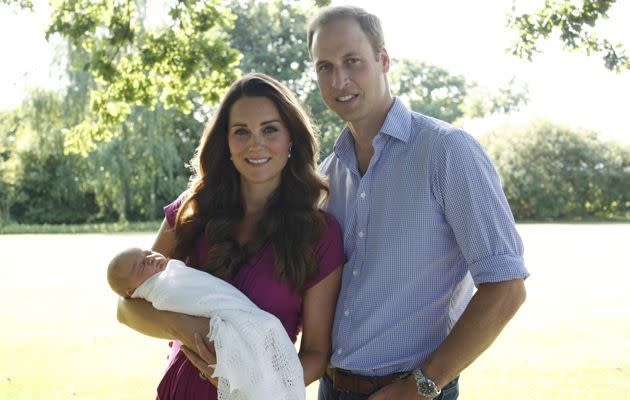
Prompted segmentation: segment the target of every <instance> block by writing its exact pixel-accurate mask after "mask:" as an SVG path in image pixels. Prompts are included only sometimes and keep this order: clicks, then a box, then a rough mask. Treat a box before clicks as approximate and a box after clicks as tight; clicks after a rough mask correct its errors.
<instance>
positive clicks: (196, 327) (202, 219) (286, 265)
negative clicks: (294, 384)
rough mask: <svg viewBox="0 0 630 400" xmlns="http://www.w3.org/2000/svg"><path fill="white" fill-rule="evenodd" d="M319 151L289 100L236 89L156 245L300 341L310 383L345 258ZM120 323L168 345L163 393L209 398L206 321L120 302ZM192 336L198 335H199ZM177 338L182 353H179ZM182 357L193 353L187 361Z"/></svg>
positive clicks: (212, 395) (268, 81)
mask: <svg viewBox="0 0 630 400" xmlns="http://www.w3.org/2000/svg"><path fill="white" fill-rule="evenodd" d="M317 151H318V145H317V141H316V138H315V135H314V133H313V129H312V127H311V125H310V122H309V119H308V117H307V116H306V114H305V112H304V111H303V110H302V108H301V107H300V105H299V102H298V101H297V99H296V98H295V96H294V95H293V94H292V93H291V92H290V91H289V90H288V89H287V88H286V87H284V86H283V85H282V84H281V83H279V82H277V81H276V80H274V79H272V78H270V77H268V76H266V75H263V74H249V75H246V76H245V77H243V78H242V79H240V80H238V81H237V82H235V83H234V84H233V85H232V86H231V87H230V89H229V90H228V93H227V94H226V96H225V97H224V99H223V101H222V102H221V104H220V105H219V108H218V109H217V111H216V114H215V116H214V118H213V119H212V121H211V122H210V124H209V125H208V127H207V128H206V130H205V132H204V134H203V136H202V138H201V143H200V146H199V148H198V150H197V153H196V155H195V157H194V158H193V165H194V166H195V170H196V171H195V172H196V173H195V176H194V178H193V180H192V181H191V184H190V186H189V189H188V191H186V192H185V193H183V194H182V195H181V196H180V197H179V198H178V199H177V200H175V202H173V203H171V204H169V205H167V206H166V207H165V208H164V210H165V215H166V218H165V221H164V222H163V224H162V227H161V228H160V230H159V232H158V236H157V239H156V241H155V243H154V245H153V250H155V251H157V252H160V253H162V254H164V255H166V256H167V257H172V258H178V259H181V260H184V261H186V263H187V264H190V265H200V266H201V267H200V269H202V270H204V271H206V272H208V273H211V274H213V275H215V276H218V277H220V278H223V279H225V280H226V281H228V282H230V283H232V284H233V285H234V286H236V287H237V288H238V289H239V290H241V291H242V292H243V293H245V294H246V295H247V296H248V297H249V298H250V299H251V300H252V301H253V302H254V303H255V304H256V305H258V307H260V308H261V309H263V310H265V311H268V312H270V313H272V314H274V315H275V316H276V317H278V319H280V321H281V322H282V324H283V326H284V328H285V329H286V331H287V334H288V335H289V337H290V338H291V340H292V341H293V342H295V340H296V337H297V334H298V332H299V329H300V327H301V328H302V341H301V343H300V352H299V358H300V361H301V363H302V367H303V369H304V381H305V382H304V383H305V384H306V385H308V384H309V383H311V382H313V381H314V380H316V379H318V378H319V377H320V376H321V375H323V373H324V371H325V369H326V366H327V363H328V358H329V353H330V347H331V346H330V330H331V326H332V320H333V315H334V311H335V303H336V300H337V294H338V291H339V286H340V278H341V269H340V268H339V267H340V266H341V265H342V264H343V261H344V256H343V247H342V244H341V232H340V229H339V226H338V225H337V223H336V221H335V220H334V219H333V218H332V217H331V216H329V215H327V214H325V213H324V212H323V211H321V210H319V209H318V204H319V203H320V200H321V197H322V194H327V192H328V188H327V185H326V184H325V182H324V181H323V180H322V179H321V178H320V177H319V176H318V175H317V173H316V170H315V160H316V157H317ZM118 318H119V320H120V321H121V322H123V323H125V324H127V325H128V326H129V327H131V328H133V329H135V330H137V331H139V332H141V333H144V334H146V335H150V336H154V337H160V338H167V339H175V340H176V341H175V343H174V345H173V347H172V351H171V355H170V357H169V365H168V368H167V370H166V373H165V376H164V378H163V379H162V381H161V383H160V385H159V386H158V398H159V399H160V400H166V399H216V398H217V394H216V388H215V387H214V386H213V384H215V382H212V381H209V380H207V379H206V377H209V376H211V374H212V371H213V370H212V368H211V366H210V365H209V364H214V362H215V360H214V359H213V353H212V350H213V348H212V344H208V343H207V342H205V341H203V340H200V337H201V336H203V337H205V336H206V334H207V333H208V328H209V327H208V320H207V319H205V318H198V317H191V316H188V315H183V314H177V313H169V312H162V311H158V310H155V309H154V308H153V307H152V306H151V304H150V303H147V302H145V301H143V300H126V299H121V300H120V302H119V307H118ZM195 333H199V334H201V336H198V335H197V336H196V337H195ZM180 342H181V343H183V345H184V346H185V347H181V345H180ZM186 356H188V357H186Z"/></svg>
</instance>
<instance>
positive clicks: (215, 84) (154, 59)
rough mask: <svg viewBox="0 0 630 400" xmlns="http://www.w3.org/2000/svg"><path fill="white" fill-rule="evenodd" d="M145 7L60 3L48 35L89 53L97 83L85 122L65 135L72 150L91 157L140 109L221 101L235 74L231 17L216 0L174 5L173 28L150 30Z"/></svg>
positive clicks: (77, 0)
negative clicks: (229, 39) (230, 40)
mask: <svg viewBox="0 0 630 400" xmlns="http://www.w3.org/2000/svg"><path fill="white" fill-rule="evenodd" d="M144 6H145V5H144V4H143V2H134V1H128V2H116V1H113V0H98V1H94V0H62V1H60V2H57V3H56V4H55V5H54V12H53V16H52V23H51V25H50V27H49V29H48V32H47V37H48V36H50V35H53V34H59V35H61V36H62V37H63V38H65V39H67V40H68V41H69V42H70V43H71V45H72V46H73V47H74V48H77V49H82V50H84V51H85V52H86V54H87V56H88V57H87V60H86V62H85V64H84V65H83V69H84V70H86V71H88V72H89V73H90V74H91V75H92V76H93V77H94V81H95V87H94V88H93V90H92V91H91V92H90V109H89V112H88V113H87V115H86V116H85V118H84V119H83V120H82V121H81V122H79V123H78V124H76V125H75V126H73V127H71V128H70V129H69V130H68V131H66V137H67V145H68V146H67V147H68V149H69V150H70V151H72V152H75V153H80V154H82V155H84V156H85V155H87V154H88V153H89V151H91V150H93V149H94V148H95V147H96V143H98V142H101V141H106V140H110V139H112V138H113V137H115V136H117V135H118V134H119V133H120V129H117V128H119V127H120V125H121V124H122V123H123V122H124V121H125V120H126V118H127V117H128V116H129V115H130V114H131V112H132V110H133V107H134V106H139V105H142V106H145V107H147V108H149V109H151V108H153V107H155V105H156V104H157V103H158V102H160V103H162V104H163V105H164V106H165V107H166V108H170V107H172V108H175V109H177V110H179V111H181V112H184V113H191V112H193V111H194V110H196V109H198V108H199V107H201V106H202V105H207V104H215V103H217V102H218V100H219V99H220V97H221V95H222V94H223V92H224V90H225V88H226V87H227V86H228V85H229V84H230V83H231V82H232V81H233V80H234V78H235V77H236V76H237V73H238V72H237V70H236V69H235V68H234V65H235V63H236V62H237V58H238V55H237V53H236V52H235V51H234V50H233V49H231V48H230V47H229V45H228V43H227V38H226V35H225V31H226V30H229V29H230V28H231V27H232V24H233V19H234V17H233V15H232V14H231V13H230V11H229V10H228V9H226V8H225V7H224V6H223V4H222V2H221V1H218V0H179V1H176V2H172V3H169V9H168V18H167V23H168V26H167V27H160V28H150V27H147V26H145V18H144V15H143V13H144Z"/></svg>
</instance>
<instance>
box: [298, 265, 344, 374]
mask: <svg viewBox="0 0 630 400" xmlns="http://www.w3.org/2000/svg"><path fill="white" fill-rule="evenodd" d="M340 286H341V268H336V269H335V270H334V271H333V272H331V273H330V274H329V275H328V276H327V277H326V278H324V279H322V280H321V281H320V282H318V283H317V284H316V285H315V286H313V287H312V288H310V289H308V290H307V291H306V294H305V296H304V305H303V309H302V314H303V329H302V341H301V342H300V354H299V357H300V361H301V362H302V367H303V368H304V384H305V385H308V384H310V383H311V382H313V381H315V380H317V379H319V378H320V377H321V376H322V375H324V372H326V367H327V366H328V360H329V359H330V348H331V330H332V324H333V319H334V316H335V308H336V306H337V296H338V295H339V287H340Z"/></svg>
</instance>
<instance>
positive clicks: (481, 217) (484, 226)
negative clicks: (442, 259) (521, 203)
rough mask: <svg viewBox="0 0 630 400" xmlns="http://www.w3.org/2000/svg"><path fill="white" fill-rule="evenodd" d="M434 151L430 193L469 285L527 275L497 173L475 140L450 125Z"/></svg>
mask: <svg viewBox="0 0 630 400" xmlns="http://www.w3.org/2000/svg"><path fill="white" fill-rule="evenodd" d="M434 150H435V151H434V153H433V159H432V166H433V174H432V178H431V180H432V182H431V186H432V192H433V196H434V199H435V200H436V202H437V203H438V204H439V206H440V207H441V208H442V211H443V213H444V216H445V218H446V220H447V222H448V224H449V225H450V226H451V228H452V230H453V234H454V235H455V240H456V241H457V244H458V246H459V248H460V250H461V252H462V255H463V257H464V258H465V260H466V262H467V263H468V267H469V270H470V273H471V275H472V277H473V280H474V281H475V284H476V285H479V284H480V283H486V282H501V281H506V280H511V279H517V278H526V277H527V276H529V273H528V271H527V269H526V268H525V264H524V261H523V242H522V240H521V238H520V236H519V234H518V232H517V230H516V226H515V223H514V217H513V216H512V211H511V210H510V206H509V204H508V202H507V199H506V198H505V194H504V193H503V189H502V188H501V182H500V179H499V175H498V173H497V171H496V169H495V168H494V166H493V165H492V162H491V161H490V159H489V157H488V156H487V154H486V153H485V152H484V151H483V149H482V148H481V146H480V145H479V143H478V142H477V141H476V140H475V139H474V138H472V137H471V136H470V135H468V134H467V133H465V132H463V131H457V130H454V131H450V132H445V133H444V134H442V135H440V139H439V141H438V143H437V144H436V146H435V148H434Z"/></svg>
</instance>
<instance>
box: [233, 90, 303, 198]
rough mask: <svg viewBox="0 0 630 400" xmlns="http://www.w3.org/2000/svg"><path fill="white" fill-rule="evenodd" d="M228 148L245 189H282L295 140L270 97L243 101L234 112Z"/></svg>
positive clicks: (236, 105)
mask: <svg viewBox="0 0 630 400" xmlns="http://www.w3.org/2000/svg"><path fill="white" fill-rule="evenodd" d="M228 145H229V148H230V154H231V156H232V162H233V163H234V167H236V170H237V171H238V172H239V173H240V175H241V185H244V186H247V185H250V186H251V185H265V186H268V188H269V190H274V189H275V188H276V187H278V185H280V179H281V173H282V169H283V168H284V166H285V165H286V163H287V160H288V156H289V151H290V149H291V136H290V135H289V130H288V129H287V127H286V126H285V124H284V122H283V121H282V118H281V117H280V113H279V112H278V108H277V107H276V105H275V104H274V103H273V101H271V100H270V99H268V98H266V97H243V98H241V99H239V100H237V101H236V102H235V103H234V104H233V105H232V108H231V109H230V113H229V117H228Z"/></svg>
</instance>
